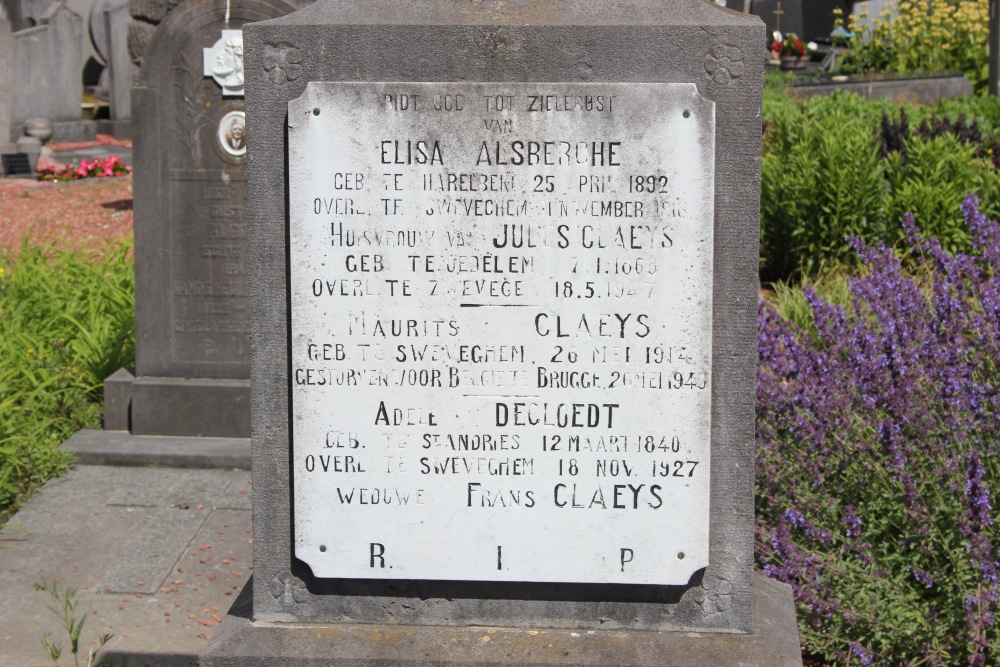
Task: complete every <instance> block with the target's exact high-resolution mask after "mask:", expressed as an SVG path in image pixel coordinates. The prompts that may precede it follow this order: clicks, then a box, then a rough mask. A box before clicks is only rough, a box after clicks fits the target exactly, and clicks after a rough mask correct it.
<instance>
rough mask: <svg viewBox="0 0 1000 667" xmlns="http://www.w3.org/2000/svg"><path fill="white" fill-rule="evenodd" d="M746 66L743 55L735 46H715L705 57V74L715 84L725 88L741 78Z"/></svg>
mask: <svg viewBox="0 0 1000 667" xmlns="http://www.w3.org/2000/svg"><path fill="white" fill-rule="evenodd" d="M744 71H746V65H745V64H744V63H743V54H742V53H741V52H740V50H739V49H737V48H736V47H735V46H726V45H725V44H716V45H715V46H713V47H712V50H711V51H709V52H708V55H706V56H705V74H707V75H708V78H710V79H711V80H712V81H714V82H715V83H717V84H719V85H720V86H725V85H728V84H730V83H732V81H733V79H738V78H740V77H741V76H743V72H744Z"/></svg>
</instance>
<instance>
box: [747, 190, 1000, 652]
mask: <svg viewBox="0 0 1000 667" xmlns="http://www.w3.org/2000/svg"><path fill="white" fill-rule="evenodd" d="M962 209H963V214H964V218H965V222H966V224H967V225H968V227H969V230H970V235H971V237H972V240H973V248H974V251H973V252H972V253H970V254H968V255H966V254H951V253H948V252H946V251H945V250H943V249H942V247H941V245H940V243H939V242H938V241H937V240H936V239H934V238H924V237H922V236H921V235H920V234H919V232H918V231H917V228H916V225H915V223H914V220H913V217H912V216H907V217H906V219H905V220H904V227H905V228H906V232H907V235H908V240H909V247H910V248H911V250H909V251H908V252H906V257H905V258H904V257H900V256H899V255H898V254H897V252H896V251H894V250H893V249H891V248H889V247H887V246H884V245H881V244H880V245H877V246H867V245H865V244H864V243H863V242H861V241H860V240H859V239H857V238H853V239H851V243H852V245H853V246H854V248H855V250H856V251H857V252H858V254H859V255H860V256H861V259H862V261H863V262H864V263H865V265H866V267H867V271H866V273H864V274H863V275H862V276H861V277H858V278H854V279H852V280H851V281H850V287H849V295H848V296H846V297H844V298H843V299H841V300H842V301H843V302H844V305H837V304H836V303H832V302H830V301H828V300H826V299H824V298H822V297H821V296H819V294H817V293H816V292H815V291H814V290H812V289H811V288H808V287H807V288H804V289H803V292H804V296H805V299H806V301H807V302H808V303H809V305H810V306H811V309H812V317H811V318H810V320H811V321H808V322H807V323H806V324H805V325H804V326H801V327H800V326H797V325H795V324H792V323H791V322H789V321H787V320H785V319H783V318H782V317H780V316H779V315H778V314H777V313H776V311H775V310H774V309H773V308H772V307H771V306H770V305H768V304H766V303H761V305H760V311H759V321H758V326H759V329H758V355H759V368H758V375H757V516H758V522H757V529H756V530H757V534H756V540H755V542H756V557H757V562H758V564H759V565H760V567H761V569H763V571H764V573H765V574H766V575H767V576H769V577H772V578H774V579H777V580H779V581H784V582H787V583H789V584H791V586H792V589H793V591H794V595H795V599H796V603H797V607H798V613H799V629H800V635H801V637H802V641H803V645H804V647H805V649H806V651H807V652H808V653H809V654H811V655H812V656H813V657H816V658H820V657H822V659H823V660H825V661H828V662H831V663H835V664H852V657H853V659H854V661H853V662H854V664H861V665H872V664H878V665H886V664H893V665H918V664H919V665H925V666H927V667H930V666H932V665H937V666H939V667H945V666H959V665H961V666H962V667H965V666H969V667H985V666H986V665H989V664H997V663H996V661H997V659H998V658H1000V654H998V653H997V650H998V647H1000V643H998V641H997V635H996V628H995V625H994V624H995V618H996V615H997V613H998V612H1000V601H998V595H1000V562H998V560H1000V552H998V548H1000V522H997V521H996V520H995V519H994V516H993V514H994V511H995V509H994V505H993V502H994V501H995V500H996V498H997V495H998V494H1000V458H998V456H997V454H998V452H1000V392H998V388H1000V225H997V223H996V222H992V221H989V220H987V218H986V216H985V215H983V214H982V213H981V212H980V210H979V202H978V200H977V199H976V198H975V197H973V196H969V197H968V198H967V199H966V200H965V203H964V204H963V207H962ZM824 664H826V663H824Z"/></svg>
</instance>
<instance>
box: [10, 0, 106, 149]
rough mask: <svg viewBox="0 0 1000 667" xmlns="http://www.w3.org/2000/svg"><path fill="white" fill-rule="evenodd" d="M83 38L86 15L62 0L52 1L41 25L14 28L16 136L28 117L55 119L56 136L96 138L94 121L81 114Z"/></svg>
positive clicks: (13, 115)
mask: <svg viewBox="0 0 1000 667" xmlns="http://www.w3.org/2000/svg"><path fill="white" fill-rule="evenodd" d="M82 39H83V19H81V18H80V15H79V14H77V13H76V12H74V11H72V10H71V9H69V8H68V7H67V6H66V3H65V2H62V1H60V2H55V3H53V4H51V5H50V6H49V7H48V9H47V10H46V11H45V12H44V13H43V14H42V15H41V18H40V23H39V25H37V26H35V27H32V28H28V29H25V30H19V31H17V32H15V33H14V67H13V82H12V86H13V98H12V108H11V122H12V125H13V127H12V128H11V136H10V138H11V139H12V140H16V139H17V137H19V136H21V134H22V130H21V125H22V124H23V123H24V121H26V120H28V119H29V118H48V119H49V120H51V121H52V124H53V133H52V141H86V140H92V139H93V138H94V124H93V122H91V121H84V120H81V117H80V103H81V98H82V96H83V82H82V79H81V78H80V68H81V64H82V60H81V53H82V51H81V43H82V42H81V40H82Z"/></svg>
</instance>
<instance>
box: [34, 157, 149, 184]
mask: <svg viewBox="0 0 1000 667" xmlns="http://www.w3.org/2000/svg"><path fill="white" fill-rule="evenodd" d="M131 173H132V167H129V166H127V165H126V164H125V163H124V162H122V161H121V158H120V157H119V156H117V155H109V156H108V158H107V159H106V160H102V159H101V158H94V159H93V160H86V159H84V160H80V164H78V165H76V166H73V165H67V166H65V167H43V168H42V169H39V170H38V175H37V177H38V180H40V181H73V180H77V179H81V178H106V177H108V176H128V175H129V174H131Z"/></svg>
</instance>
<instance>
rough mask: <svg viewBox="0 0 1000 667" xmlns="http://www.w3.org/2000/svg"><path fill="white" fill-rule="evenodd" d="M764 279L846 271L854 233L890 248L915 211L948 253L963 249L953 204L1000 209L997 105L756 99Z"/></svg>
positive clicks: (778, 95) (771, 94) (965, 243)
mask: <svg viewBox="0 0 1000 667" xmlns="http://www.w3.org/2000/svg"><path fill="white" fill-rule="evenodd" d="M764 115H765V121H764V155H763V160H762V167H761V273H762V277H763V278H764V279H765V280H767V281H774V280H785V279H789V278H798V277H801V276H803V275H814V274H816V273H817V272H819V271H821V270H822V269H823V268H830V267H836V266H838V265H840V264H843V263H853V262H854V260H853V254H852V253H851V252H850V251H849V249H848V247H847V245H846V243H845V242H844V239H845V238H846V236H848V235H850V234H856V235H859V236H863V237H865V238H867V239H872V240H873V241H876V242H882V243H886V244H888V245H891V246H894V245H897V244H899V243H900V242H901V241H902V240H903V239H904V233H903V230H902V227H901V226H900V224H899V220H901V219H902V216H903V213H906V212H914V213H917V214H918V216H919V217H920V219H922V220H929V221H933V224H932V225H931V226H929V227H928V229H927V232H928V233H929V234H932V235H934V236H935V237H937V238H939V239H940V240H941V242H942V244H943V245H944V246H945V247H946V248H947V249H948V250H950V251H953V252H965V251H968V250H969V237H968V234H967V232H966V231H965V227H964V225H963V222H962V218H961V216H960V215H959V214H958V210H959V205H960V204H961V202H962V198H963V196H964V195H965V194H966V193H969V192H972V193H976V194H978V195H980V197H981V199H982V200H983V201H984V202H988V203H989V205H984V211H985V212H986V213H987V214H989V215H997V213H998V212H1000V211H998V210H997V209H996V208H995V207H996V206H997V205H998V203H1000V197H998V196H997V195H1000V173H998V172H1000V170H998V169H997V168H996V164H995V162H996V161H997V159H998V158H1000V156H997V155H995V153H996V152H997V151H998V150H1000V143H998V135H1000V131H998V129H995V128H1000V101H998V100H996V99H992V100H984V99H982V98H963V99H954V100H949V101H946V102H943V103H942V104H941V105H940V106H939V107H917V106H914V105H901V106H897V105H895V104H893V103H891V102H887V101H885V100H874V101H868V100H865V99H864V98H862V97H860V96H858V95H852V94H848V93H836V94H834V95H830V96H822V97H813V98H809V99H807V100H793V99H790V98H789V97H788V96H787V95H785V94H783V93H782V92H780V91H778V90H775V89H773V88H772V89H771V90H769V91H768V92H767V94H766V95H765V102H764Z"/></svg>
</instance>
